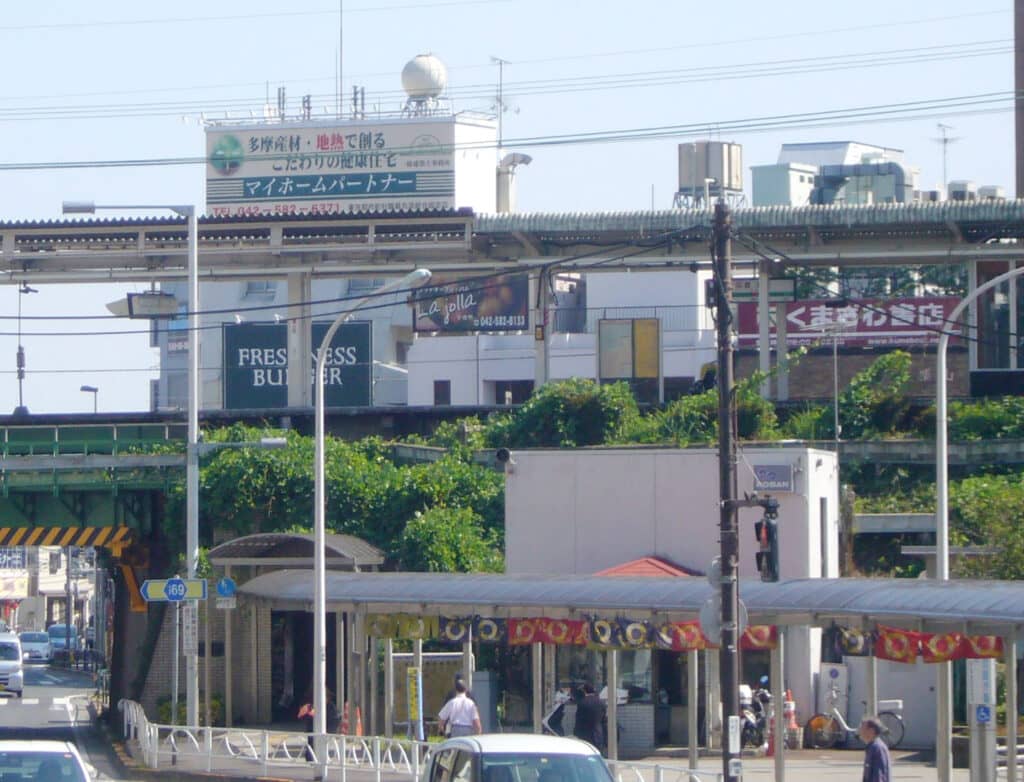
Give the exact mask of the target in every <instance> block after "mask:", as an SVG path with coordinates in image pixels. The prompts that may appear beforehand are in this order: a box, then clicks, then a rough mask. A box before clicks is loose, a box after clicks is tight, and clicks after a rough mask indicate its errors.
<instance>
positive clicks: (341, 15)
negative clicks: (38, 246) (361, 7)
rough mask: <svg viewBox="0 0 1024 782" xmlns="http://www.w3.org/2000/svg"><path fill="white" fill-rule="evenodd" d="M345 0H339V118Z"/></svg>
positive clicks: (339, 117) (341, 95) (341, 91)
mask: <svg viewBox="0 0 1024 782" xmlns="http://www.w3.org/2000/svg"><path fill="white" fill-rule="evenodd" d="M344 40H345V0H338V119H341V105H342V101H343V100H344V97H343V96H344V92H343V87H342V77H343V76H344V75H345V73H344V63H343V58H344V54H345V43H344Z"/></svg>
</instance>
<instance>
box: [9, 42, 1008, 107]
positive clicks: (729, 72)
mask: <svg viewBox="0 0 1024 782" xmlns="http://www.w3.org/2000/svg"><path fill="white" fill-rule="evenodd" d="M1012 51H1013V46H1012V40H1011V39H991V40H983V41H972V42H965V43H957V44H939V45H931V46H923V47H910V48H900V49H886V50H880V51H875V52H863V51H858V52H854V53H850V54H837V55H820V56H809V57H800V58H786V59H775V60H764V61H752V62H745V63H735V64H718V65H703V66H695V67H687V68H684V69H680V68H674V69H670V70H658V71H641V72H633V73H622V72H616V73H614V74H600V75H586V76H575V77H560V78H555V79H551V78H546V79H537V80H522V81H506V82H505V84H504V87H503V98H504V99H506V100H507V99H513V98H522V97H527V96H544V95H562V94H570V93H575V92H593V91H603V90H614V89H627V88H628V89H636V88H641V87H659V86H674V85H679V84H690V83H700V82H710V81H714V82H718V81H724V80H734V79H744V80H745V79H759V78H769V77H775V76H790V75H797V74H801V73H824V72H830V71H836V70H843V69H849V68H857V69H863V68H869V67H870V68H874V67H884V66H889V65H909V64H915V63H925V62H934V61H939V60H941V61H943V62H948V61H952V60H958V59H966V58H975V57H988V56H994V55H1000V54H1008V53H1011V52H1012ZM308 97H309V98H310V99H314V100H318V101H328V102H330V103H332V104H333V102H334V101H336V99H337V95H336V93H334V92H325V93H322V94H310V95H309V96H308ZM375 97H376V98H377V99H378V100H381V101H385V102H386V101H391V100H394V101H399V102H401V101H404V99H405V97H406V94H405V93H404V92H403V91H399V90H394V91H384V92H382V93H379V94H377V95H375ZM445 97H446V98H448V99H450V100H460V101H473V100H484V99H486V100H493V99H494V85H493V84H489V83H488V84H470V85H466V86H463V87H454V88H450V89H449V91H448V93H447V95H446V96H445ZM14 102H15V100H13V99H12V100H10V101H7V104H8V105H7V107H5V108H2V109H0V121H8V122H22V121H36V120H52V119H114V118H117V119H121V118H129V117H135V118H139V117H159V116H178V115H182V114H190V113H195V114H197V115H203V116H205V115H209V116H211V117H215V116H219V115H221V114H225V115H230V114H231V113H232V112H241V113H243V115H244V113H245V112H247V111H248V112H250V113H251V114H253V115H256V116H260V117H261V116H262V112H263V109H264V106H265V100H264V99H257V98H236V97H223V98H206V99H193V100H187V101H177V102H168V101H156V102H136V103H124V102H121V103H108V104H86V105H82V106H74V105H68V103H67V98H66V97H65V98H62V101H61V103H59V104H57V105H42V106H17V105H12V104H13V103H14ZM296 111H298V109H296ZM235 121H236V122H237V121H238V118H236V119H235ZM214 124H215V123H214Z"/></svg>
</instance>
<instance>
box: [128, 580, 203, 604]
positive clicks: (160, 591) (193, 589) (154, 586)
mask: <svg viewBox="0 0 1024 782" xmlns="http://www.w3.org/2000/svg"><path fill="white" fill-rule="evenodd" d="M139 591H140V592H141V593H142V597H143V598H144V599H145V600H146V601H147V602H150V603H153V602H157V603H180V602H182V601H184V600H205V599H206V579H203V578H188V579H185V578H154V579H148V580H146V581H143V582H142V586H141V587H140V588H139Z"/></svg>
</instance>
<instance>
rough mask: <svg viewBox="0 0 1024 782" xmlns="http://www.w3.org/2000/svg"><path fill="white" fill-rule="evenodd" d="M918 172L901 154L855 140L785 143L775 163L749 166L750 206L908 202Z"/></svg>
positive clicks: (915, 183) (913, 191)
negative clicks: (751, 192)
mask: <svg viewBox="0 0 1024 782" xmlns="http://www.w3.org/2000/svg"><path fill="white" fill-rule="evenodd" d="M917 175H918V172H917V169H914V168H910V167H908V166H907V165H906V163H905V162H904V155H903V150H901V149H893V148H891V147H880V146H876V145H874V144H863V143H861V142H858V141H820V142H810V143H802V144H783V145H782V149H781V150H780V152H779V159H778V161H777V163H776V164H775V165H763V166H753V167H752V168H751V182H752V188H753V197H752V201H753V205H754V206H776V205H785V206H803V205H805V204H808V203H812V204H838V203H845V204H873V203H907V202H910V201H913V200H914V198H915V193H916V191H917Z"/></svg>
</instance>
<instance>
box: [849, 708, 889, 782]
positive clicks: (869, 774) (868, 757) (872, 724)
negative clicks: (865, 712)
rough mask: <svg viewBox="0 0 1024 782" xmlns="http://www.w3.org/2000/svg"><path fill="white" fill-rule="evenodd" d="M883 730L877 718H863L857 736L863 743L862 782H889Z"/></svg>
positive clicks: (887, 758)
mask: <svg viewBox="0 0 1024 782" xmlns="http://www.w3.org/2000/svg"><path fill="white" fill-rule="evenodd" d="M883 730H885V728H884V726H883V725H882V723H881V721H880V720H879V719H878V717H865V718H864V719H863V720H861V722H860V729H859V730H858V731H857V735H858V736H860V740H861V741H863V742H864V777H863V780H862V782H890V780H891V779H892V776H891V774H890V771H889V765H890V763H889V748H888V747H887V746H885V742H884V741H882V738H881V737H882V731H883Z"/></svg>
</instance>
